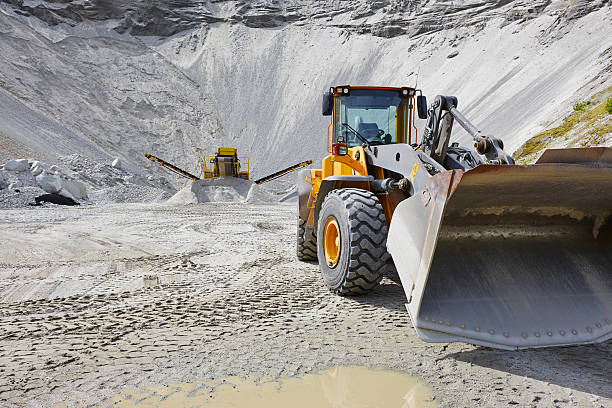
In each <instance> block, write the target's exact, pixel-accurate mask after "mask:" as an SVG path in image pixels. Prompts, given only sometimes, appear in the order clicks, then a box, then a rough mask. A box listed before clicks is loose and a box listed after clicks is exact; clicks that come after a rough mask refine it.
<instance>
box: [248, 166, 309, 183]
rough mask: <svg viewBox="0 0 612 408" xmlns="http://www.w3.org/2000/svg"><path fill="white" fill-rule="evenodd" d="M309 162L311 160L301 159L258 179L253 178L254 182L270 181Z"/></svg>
mask: <svg viewBox="0 0 612 408" xmlns="http://www.w3.org/2000/svg"><path fill="white" fill-rule="evenodd" d="M310 164H312V160H306V161H303V162H301V163H298V164H294V165H293V166H289V167H287V168H286V169H283V170H280V171H277V172H276V173H272V174H269V175H267V176H265V177H262V178H260V179H258V180H255V184H262V183H265V182H267V181H271V180H274V179H277V178H279V177H282V176H284V175H285V174H287V173H291V172H292V171H295V170H297V169H299V168H300V167H304V166H308V165H310Z"/></svg>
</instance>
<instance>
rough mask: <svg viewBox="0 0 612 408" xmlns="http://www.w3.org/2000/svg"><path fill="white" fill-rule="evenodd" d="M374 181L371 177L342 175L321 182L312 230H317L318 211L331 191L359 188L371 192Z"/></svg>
mask: <svg viewBox="0 0 612 408" xmlns="http://www.w3.org/2000/svg"><path fill="white" fill-rule="evenodd" d="M373 181H374V177H372V176H356V175H342V176H340V175H339V176H330V177H327V178H326V179H324V180H323V181H322V182H321V188H319V194H317V201H316V202H315V207H314V230H315V231H316V230H317V226H318V223H319V211H320V210H321V206H322V205H323V201H324V200H325V196H326V195H327V193H329V192H330V191H332V190H337V189H339V188H361V189H363V190H368V191H371V183H372V182H373Z"/></svg>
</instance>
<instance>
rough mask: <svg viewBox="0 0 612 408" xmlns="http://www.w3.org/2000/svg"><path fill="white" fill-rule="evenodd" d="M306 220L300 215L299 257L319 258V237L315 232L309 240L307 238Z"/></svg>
mask: <svg viewBox="0 0 612 408" xmlns="http://www.w3.org/2000/svg"><path fill="white" fill-rule="evenodd" d="M305 235H306V221H304V220H302V219H301V218H299V217H298V225H297V258H298V259H299V260H300V261H307V262H308V261H316V260H317V237H316V236H315V234H314V233H313V234H312V236H311V237H310V239H309V240H306V239H305V238H304V236H305Z"/></svg>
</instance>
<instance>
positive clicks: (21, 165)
mask: <svg viewBox="0 0 612 408" xmlns="http://www.w3.org/2000/svg"><path fill="white" fill-rule="evenodd" d="M29 168H30V165H29V163H28V160H27V159H18V160H9V161H8V162H6V163H5V164H4V170H8V171H26V170H28V169H29Z"/></svg>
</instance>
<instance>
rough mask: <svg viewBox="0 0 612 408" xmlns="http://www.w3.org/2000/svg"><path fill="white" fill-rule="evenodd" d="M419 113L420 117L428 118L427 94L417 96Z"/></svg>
mask: <svg viewBox="0 0 612 408" xmlns="http://www.w3.org/2000/svg"><path fill="white" fill-rule="evenodd" d="M417 113H418V115H419V119H427V98H426V97H425V95H419V96H417Z"/></svg>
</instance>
